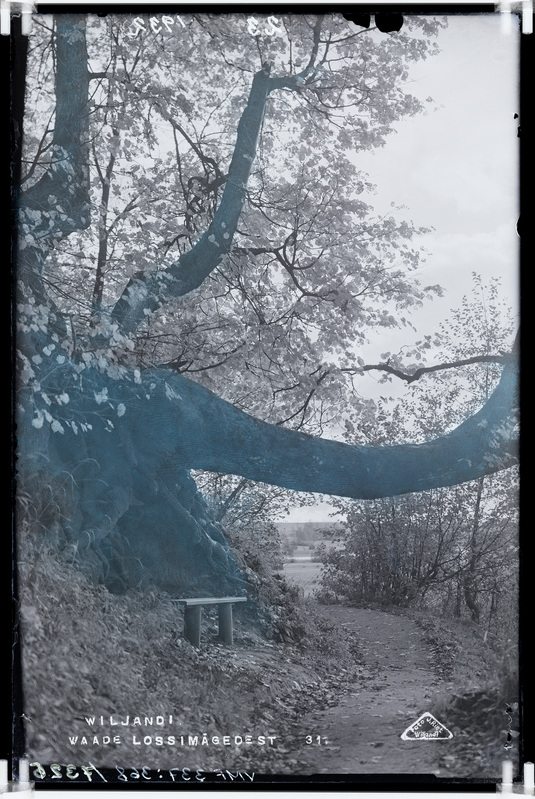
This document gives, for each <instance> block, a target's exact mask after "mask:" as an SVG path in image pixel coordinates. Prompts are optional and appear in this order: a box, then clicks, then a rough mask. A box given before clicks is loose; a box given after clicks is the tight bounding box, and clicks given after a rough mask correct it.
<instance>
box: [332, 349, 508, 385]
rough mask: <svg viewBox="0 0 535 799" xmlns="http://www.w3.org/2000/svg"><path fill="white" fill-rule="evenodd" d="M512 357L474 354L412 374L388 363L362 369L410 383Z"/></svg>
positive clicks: (368, 365)
mask: <svg viewBox="0 0 535 799" xmlns="http://www.w3.org/2000/svg"><path fill="white" fill-rule="evenodd" d="M510 357H511V356H510V355H505V354H499V355H474V356H473V357H472V358H462V359H460V360H458V361H449V362H448V361H446V362H445V363H439V364H436V365H435V366H421V367H420V368H419V369H416V371H415V372H413V373H412V374H409V373H407V372H402V371H401V370H400V369H396V368H395V367H394V366H390V364H388V363H376V364H367V365H366V366H363V367H361V371H363V372H372V371H375V370H377V371H381V372H387V373H388V374H391V375H394V377H399V378H400V380H405V382H406V383H407V384H410V383H414V382H415V381H416V380H419V379H420V378H421V377H423V375H426V374H431V373H433V372H441V371H443V370H445V369H458V368H459V367H460V366H470V365H471V364H476V363H496V364H502V365H504V364H505V363H507V361H508V360H510ZM342 371H343V372H348V371H352V370H349V369H342ZM357 371H359V370H357Z"/></svg>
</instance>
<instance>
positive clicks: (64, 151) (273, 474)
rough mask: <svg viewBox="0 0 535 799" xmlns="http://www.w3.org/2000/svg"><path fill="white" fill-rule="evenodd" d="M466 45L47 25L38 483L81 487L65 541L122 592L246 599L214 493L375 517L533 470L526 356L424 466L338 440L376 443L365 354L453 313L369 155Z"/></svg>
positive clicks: (249, 23) (43, 23)
mask: <svg viewBox="0 0 535 799" xmlns="http://www.w3.org/2000/svg"><path fill="white" fill-rule="evenodd" d="M166 19H167V22H166V21H165V20H166ZM154 20H159V21H157V23H156V24H154ZM169 20H173V23H172V24H173V25H174V28H173V30H172V32H171V23H170V22H169ZM442 24H443V23H442V22H441V21H440V20H435V19H428V18H426V17H411V18H410V22H408V24H407V25H406V26H404V28H403V31H402V32H401V33H399V34H395V35H384V34H380V33H379V32H378V31H377V30H376V29H374V28H373V27H372V28H370V29H364V30H362V29H360V28H356V27H355V26H354V25H352V24H351V23H350V22H348V21H347V20H345V19H344V18H343V17H342V16H341V15H338V14H327V15H325V16H323V15H308V14H298V15H288V16H284V17H269V18H265V17H262V16H255V17H254V18H253V17H249V18H247V17H244V16H243V15H239V14H238V15H215V16H214V15H211V14H202V15H196V14H190V15H181V16H180V17H178V18H172V17H165V15H164V16H162V17H161V19H159V18H158V17H150V18H149V17H143V16H142V17H139V18H137V17H132V16H129V15H108V16H107V17H104V18H100V17H96V16H92V15H88V16H87V17H85V16H81V15H70V14H65V15H63V14H58V15H57V16H56V19H55V20H52V19H51V18H49V17H47V16H43V17H39V18H38V26H37V32H36V35H35V37H34V39H33V41H32V46H31V53H30V63H29V67H30V69H29V79H28V92H27V113H26V120H27V124H26V131H29V132H28V135H27V136H26V138H25V154H24V167H25V175H24V178H23V183H22V193H21V199H20V208H19V259H18V263H17V287H18V296H17V300H18V311H17V313H18V320H19V331H18V336H17V355H18V361H19V367H20V368H19V378H18V379H19V384H18V408H19V415H18V435H19V453H20V455H19V470H20V474H21V476H22V478H24V477H25V476H27V475H28V474H30V473H32V474H34V473H37V474H39V475H40V476H41V479H42V480H43V482H44V483H45V484H46V483H47V482H48V483H50V481H51V478H52V476H53V477H54V479H55V480H60V481H62V485H63V489H62V490H65V491H67V492H68V493H69V496H70V499H69V502H70V505H71V507H72V512H71V513H70V515H69V521H68V523H67V524H66V525H65V526H64V527H65V529H64V535H65V536H66V538H67V540H69V541H70V544H71V545H73V546H74V548H75V549H76V550H77V551H81V550H84V552H86V555H87V557H89V555H88V554H87V553H88V552H89V551H91V552H92V553H93V555H92V556H91V557H93V559H94V558H95V557H97V560H99V562H100V563H101V564H102V568H101V569H100V572H99V578H100V579H102V580H104V581H105V582H106V581H107V583H108V584H109V585H113V586H114V587H115V588H116V590H124V588H128V587H129V586H130V585H132V584H134V585H135V584H139V582H140V581H143V580H144V579H146V578H147V575H149V578H150V579H157V580H159V581H160V582H163V584H164V585H166V586H167V587H170V586H171V587H173V585H174V586H175V587H176V586H177V585H179V586H185V585H186V584H187V583H188V579H189V580H190V581H191V580H192V574H194V573H195V572H196V577H195V579H193V585H192V590H200V591H204V590H207V586H208V587H209V588H210V590H212V591H213V590H220V589H221V586H222V585H224V584H225V582H228V580H230V581H231V582H233V581H234V580H238V581H239V580H240V578H239V577H238V569H237V566H236V564H235V561H234V558H233V556H232V553H231V551H230V549H229V547H228V545H227V543H226V541H225V538H224V536H223V534H222V530H221V526H220V525H219V524H218V522H217V520H216V519H214V516H213V513H211V512H210V510H209V508H208V506H207V504H206V502H205V500H204V498H203V497H202V496H201V494H200V493H199V492H198V490H197V488H196V485H195V482H194V480H193V477H192V474H191V471H192V470H197V471H209V472H213V473H218V474H224V475H234V476H236V477H237V478H243V479H244V480H247V481H254V482H261V483H266V484H270V485H274V486H278V487H280V488H283V489H291V490H297V491H305V492H321V493H330V494H334V495H340V496H352V497H366V498H368V497H381V496H390V495H394V494H400V493H404V492H413V491H420V490H424V489H426V488H436V487H439V486H443V485H455V484H457V483H460V482H463V481H466V480H470V479H474V478H477V477H479V476H482V475H484V474H487V473H489V472H494V471H497V470H501V469H503V468H506V467H509V466H510V465H512V464H514V463H516V442H515V426H516V420H515V407H516V399H515V396H516V394H515V392H516V388H515V386H516V382H515V375H516V365H515V356H514V354H513V355H511V354H509V355H507V354H506V353H504V354H503V362H502V366H503V370H502V374H501V377H500V380H499V382H498V384H497V386H496V388H495V390H494V391H493V392H492V393H490V394H489V396H488V399H487V398H485V399H486V401H485V402H480V403H479V405H478V407H477V409H474V411H475V412H474V413H473V415H472V416H469V417H468V418H467V419H465V420H463V421H460V422H459V423H457V426H456V427H454V428H451V427H448V425H446V428H445V429H446V432H445V434H444V435H442V436H438V437H437V438H435V439H434V440H430V441H425V442H422V443H421V444H420V445H419V446H418V447H415V446H414V445H413V444H394V445H393V446H389V447H376V446H371V442H368V443H366V444H364V445H362V446H361V445H360V442H359V443H358V444H355V443H353V444H348V443H345V442H344V441H342V440H338V441H336V440H331V439H327V438H319V437H318V436H320V435H323V434H325V433H329V434H332V431H333V430H334V429H336V428H337V427H339V425H340V423H341V420H342V419H345V420H346V421H347V422H348V423H349V424H352V425H353V426H355V425H356V424H358V425H359V427H360V428H361V429H366V427H367V426H369V424H370V423H371V421H372V419H373V413H374V409H373V407H372V406H371V405H370V403H369V402H366V401H364V400H362V398H361V397H360V396H359V392H358V388H357V385H356V378H357V377H358V375H359V374H361V373H362V372H363V371H364V369H365V367H366V364H364V362H363V360H362V359H361V358H360V357H359V355H358V346H359V344H360V343H362V342H364V341H365V340H367V336H368V335H369V334H370V333H371V332H373V330H376V329H377V328H380V327H401V328H403V327H404V328H407V329H410V310H411V308H413V307H415V306H419V305H420V304H421V303H422V302H424V301H426V300H428V299H430V298H432V296H433V295H434V294H436V293H437V292H439V291H440V289H439V287H437V286H426V285H422V284H421V283H420V282H419V280H418V278H417V276H416V271H417V269H418V267H419V266H420V264H421V253H420V251H419V250H418V249H417V248H415V247H414V246H413V245H412V243H411V240H412V239H413V238H414V237H415V235H416V234H417V233H421V232H422V230H420V229H418V228H416V227H415V226H414V225H413V223H412V222H411V221H410V220H407V219H406V218H403V217H402V216H400V215H398V214H396V213H394V212H393V213H392V215H388V216H384V217H378V216H377V215H376V214H375V213H374V211H373V208H372V206H371V204H370V192H371V186H370V183H369V180H368V178H367V176H366V175H364V174H363V173H362V172H361V171H360V170H359V168H358V153H359V151H361V150H363V149H369V148H371V147H380V146H381V145H382V144H383V142H384V140H385V137H386V136H387V135H389V134H390V133H391V132H392V130H393V127H394V124H395V122H396V120H398V119H400V118H402V117H403V116H406V115H412V114H416V113H418V112H419V111H421V110H422V106H421V104H420V103H419V101H417V100H416V99H415V98H414V97H412V96H411V95H410V94H409V93H408V92H406V91H405V90H404V88H403V83H404V82H405V81H406V79H407V76H408V69H409V67H410V64H411V62H413V61H416V60H418V59H421V58H425V57H428V56H430V55H432V54H433V53H434V52H435V50H436V45H435V44H433V42H432V40H433V37H434V36H435V35H436V34H437V32H438V31H439V29H440V27H441V25H442ZM253 26H256V27H254V28H253ZM272 28H273V29H274V31H272V30H271V29H272ZM171 33H172V35H171ZM478 354H479V353H478ZM312 434H313V435H312ZM232 490H234V489H233V488H231V489H230V491H231V492H232ZM95 552H96V553H97V555H95V554H94V553H95ZM164 562H165V563H166V564H168V569H167V570H164V571H165V574H164V575H162V573H161V565H162V563H164ZM198 563H202V564H203V565H202V567H201V568H200V569H198V570H197V571H196V564H198ZM177 564H178V566H177ZM178 573H179V574H180V576H179V577H176V576H173V574H178ZM156 575H158V576H157V577H156ZM216 585H218V586H219V589H216V587H215V586H216ZM178 590H181V589H180V588H178Z"/></svg>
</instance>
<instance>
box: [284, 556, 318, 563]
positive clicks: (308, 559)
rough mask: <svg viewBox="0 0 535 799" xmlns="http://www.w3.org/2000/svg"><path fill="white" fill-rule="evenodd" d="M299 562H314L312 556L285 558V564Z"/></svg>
mask: <svg viewBox="0 0 535 799" xmlns="http://www.w3.org/2000/svg"><path fill="white" fill-rule="evenodd" d="M298 560H305V561H308V562H309V563H310V561H311V560H312V555H296V556H295V557H290V558H284V562H285V563H295V562H296V561H298Z"/></svg>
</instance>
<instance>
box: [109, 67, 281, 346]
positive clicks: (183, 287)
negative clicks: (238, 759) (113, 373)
mask: <svg viewBox="0 0 535 799" xmlns="http://www.w3.org/2000/svg"><path fill="white" fill-rule="evenodd" d="M269 90H270V77H269V72H268V71H266V70H264V69H263V70H260V72H257V73H256V75H255V76H254V78H253V83H252V86H251V91H250V93H249V99H248V102H247V105H246V107H245V109H244V111H243V114H242V116H241V119H240V121H239V123H238V129H237V136H236V144H235V147H234V152H233V156H232V160H231V163H230V167H229V170H228V175H227V181H226V184H225V189H224V191H223V196H222V198H221V202H220V203H219V206H218V207H217V209H216V212H215V214H214V218H213V220H212V223H211V224H210V226H209V227H208V229H207V230H206V231H205V233H203V235H202V236H201V237H200V239H199V240H198V241H197V243H196V244H195V245H194V246H193V247H192V248H191V250H189V251H188V252H186V253H183V254H182V255H181V256H180V257H179V258H178V259H177V260H176V261H174V263H173V264H171V265H170V266H169V267H168V268H167V269H166V270H161V271H158V272H150V273H138V274H136V275H134V276H133V277H132V279H131V280H130V281H129V283H128V285H127V286H126V288H125V290H124V292H123V294H122V295H121V297H120V298H119V300H118V301H117V303H116V304H115V307H114V308H113V311H112V314H111V315H112V319H113V321H114V322H116V323H117V324H118V325H119V327H120V330H121V332H123V333H128V332H131V331H133V330H135V329H136V328H137V327H138V325H139V324H140V323H141V322H142V321H143V320H144V319H145V318H146V316H147V314H149V313H152V312H153V311H155V310H157V309H158V308H159V307H161V306H162V305H164V304H165V303H167V302H169V301H170V300H171V299H174V298H176V297H182V296H184V295H185V294H188V293H189V292H190V291H193V290H194V289H196V288H198V287H199V286H200V285H201V284H202V283H203V281H204V280H205V278H206V277H207V276H208V275H209V274H210V273H211V272H212V271H213V270H214V269H215V268H216V267H217V266H218V265H219V264H220V263H221V261H222V259H223V258H224V257H225V256H226V255H227V254H228V253H229V252H230V248H231V245H232V241H233V238H234V234H235V232H236V228H237V225H238V221H239V218H240V215H241V211H242V208H243V204H244V201H245V192H246V186H247V182H248V179H249V175H250V172H251V168H252V163H253V160H254V157H255V155H256V146H257V140H258V136H259V133H260V128H261V125H262V120H263V117H264V110H265V105H266V101H267V98H268V95H269Z"/></svg>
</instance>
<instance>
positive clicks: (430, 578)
mask: <svg viewBox="0 0 535 799" xmlns="http://www.w3.org/2000/svg"><path fill="white" fill-rule="evenodd" d="M467 326H469V330H467V329H466V328H467ZM513 330H514V325H513V320H512V318H511V314H510V311H509V309H508V308H507V306H506V304H505V303H504V301H503V300H502V299H500V287H499V281H497V280H494V281H489V282H487V283H484V282H483V281H482V279H481V277H480V276H479V275H477V274H474V275H473V289H472V292H471V294H470V295H467V296H465V297H464V298H463V301H462V304H461V307H460V308H458V309H454V310H453V311H452V313H451V316H450V319H449V320H448V321H447V322H446V323H443V324H441V325H440V326H439V327H438V329H437V330H436V332H435V334H434V338H435V341H434V346H435V347H438V346H440V352H439V361H440V364H441V367H440V368H439V369H437V368H436V364H435V365H433V366H432V367H428V366H427V365H426V352H427V351H428V350H429V349H430V348H431V343H430V340H429V337H426V338H425V339H424V340H423V341H420V342H418V344H417V345H415V346H414V347H413V348H409V347H406V348H405V347H404V348H402V351H400V352H399V353H395V354H390V353H386V354H385V357H387V359H388V363H384V364H382V365H375V367H374V368H375V369H376V370H379V373H381V374H382V375H383V377H382V379H383V381H390V380H393V379H394V380H399V379H403V380H405V381H406V382H407V383H408V384H409V385H410V386H411V393H412V394H413V396H412V397H411V398H410V400H409V399H407V398H405V399H403V400H399V399H398V400H396V401H395V403H394V401H392V400H390V401H389V400H387V399H386V398H384V399H382V400H381V401H380V403H379V411H378V413H377V415H376V418H375V422H374V424H375V430H374V431H371V430H368V431H367V432H366V435H368V436H370V437H371V436H372V435H373V437H374V438H375V439H376V440H378V441H392V440H398V441H403V440H407V438H408V437H412V438H413V439H417V438H418V437H420V436H421V437H423V438H425V437H426V436H427V435H429V431H430V430H433V429H434V428H435V429H437V430H438V429H441V428H443V427H444V426H446V425H448V426H449V425H455V424H457V423H458V422H459V419H462V418H463V417H464V416H466V415H467V414H468V413H470V411H471V410H473V409H474V407H477V403H478V402H479V399H480V397H481V395H482V394H483V395H485V396H486V397H488V396H490V393H491V392H492V387H493V386H494V385H495V383H496V381H497V380H498V379H499V370H500V364H501V360H502V355H501V353H503V352H504V351H505V349H506V348H507V342H508V341H509V340H510V337H511V335H512V331H513ZM474 350H476V351H477V352H479V353H480V355H479V357H478V358H474V357H471V356H470V353H471V352H473V351H474ZM453 364H455V368H456V375H457V379H456V380H455V384H454V385H452V384H451V383H449V382H448V380H447V378H446V376H445V375H446V374H447V372H448V366H449V367H452V366H453ZM370 368H372V367H371V365H370ZM433 384H435V385H433ZM437 387H438V388H437ZM415 401H417V406H418V409H419V413H418V417H417V418H415V417H414V416H413V415H411V413H410V408H411V407H412V406H413V405H414V403H415ZM358 435H359V436H361V435H362V431H361V430H360V431H358ZM355 436H356V433H355V432H354V431H353V430H352V429H351V428H350V427H347V428H346V438H347V440H349V441H351V440H354V438H355ZM337 505H338V512H339V514H340V515H341V516H342V517H343V518H344V523H343V529H342V530H341V531H340V530H339V531H337V532H336V540H337V542H338V546H337V547H336V548H333V549H330V550H324V553H323V561H324V563H325V565H326V570H325V574H324V578H323V584H324V588H325V591H326V593H327V595H329V594H330V595H331V596H332V595H335V596H338V597H344V598H345V599H350V600H353V601H358V602H367V601H368V602H369V601H374V602H381V603H384V604H386V605H400V606H403V605H414V604H419V605H420V604H423V605H426V604H427V605H430V606H431V607H433V608H434V609H435V610H438V611H439V612H445V613H450V614H453V615H455V616H458V617H460V616H463V615H466V614H468V617H469V618H470V619H471V620H472V621H473V622H476V623H480V622H481V623H484V624H485V625H486V627H487V631H490V630H492V633H493V635H494V636H496V635H499V636H500V642H501V643H503V640H504V639H505V638H506V635H504V633H505V632H506V630H507V632H508V633H509V634H510V632H511V613H507V607H510V608H513V607H514V606H515V597H516V592H517V571H518V474H517V470H516V469H514V468H513V469H508V470H505V471H502V472H498V473H496V474H494V475H487V476H482V477H479V478H477V479H475V480H472V481H469V482H467V483H464V484H462V485H459V486H454V487H451V488H442V489H438V490H437V489H435V490H431V491H428V492H423V493H421V494H409V495H406V496H401V497H395V498H392V499H385V500H381V501H378V502H377V501H371V502H364V503H363V502H347V501H339V502H338V503H337ZM498 609H499V610H498Z"/></svg>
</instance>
